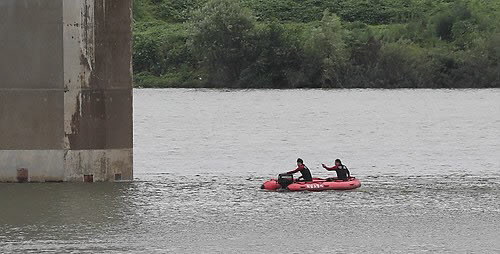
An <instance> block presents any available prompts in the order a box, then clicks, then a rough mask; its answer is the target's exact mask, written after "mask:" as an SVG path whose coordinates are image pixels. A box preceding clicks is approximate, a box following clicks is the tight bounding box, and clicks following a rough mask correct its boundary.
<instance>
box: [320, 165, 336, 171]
mask: <svg viewBox="0 0 500 254" xmlns="http://www.w3.org/2000/svg"><path fill="white" fill-rule="evenodd" d="M321 165H322V166H323V168H325V169H326V170H328V171H332V170H335V169H337V166H333V167H327V166H326V165H325V164H321Z"/></svg>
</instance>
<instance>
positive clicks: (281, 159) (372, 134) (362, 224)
mask: <svg viewBox="0 0 500 254" xmlns="http://www.w3.org/2000/svg"><path fill="white" fill-rule="evenodd" d="M134 96H135V113H134V114H135V126H134V127H135V128H134V129H135V141H134V142H135V151H134V153H135V177H136V181H135V182H133V183H118V184H109V183H108V184H107V183H98V184H2V185H0V201H1V202H0V252H3V253H8V252H22V253H26V252H34V253H39V252H42V251H46V252H87V253H97V252H106V253H112V252H116V253H123V252H142V253H155V252H160V253H165V252H172V253H235V252H239V253H261V252H269V253H271V252H272V253H331V252H344V253H351V252H356V253H359V252H371V253H373V252H375V253H382V252H383V253H386V252H392V253H408V252H411V253H413V252H425V251H429V252H448V253H457V252H459V253H463V252H469V253H474V252H475V253H499V252H500V233H499V229H500V197H499V195H500V90H341V91H320V90H306V91H288V90H284V91H278V90H266V91H232V92H225V91H213V90H202V91H199V90H198V91H196V90H170V89H169V90H136V91H135V94H134ZM299 156H300V157H302V158H303V159H304V160H305V163H306V165H308V166H309V167H310V168H311V169H312V173H313V175H314V176H320V177H324V176H327V175H328V174H327V172H325V171H323V170H321V169H320V163H322V162H326V163H329V164H331V163H332V162H333V160H334V159H336V158H337V157H339V158H341V159H343V161H344V162H345V164H347V165H348V166H349V167H350V169H351V172H352V173H353V174H354V175H356V176H357V177H359V178H360V179H361V181H362V184H363V186H362V187H361V188H359V189H357V190H353V191H327V192H303V193H290V192H267V191H262V190H260V189H259V186H260V185H261V183H262V182H263V181H265V180H267V179H268V178H270V177H272V176H274V175H275V174H277V173H280V172H283V171H285V170H290V169H292V168H293V166H294V161H295V160H296V158H297V157H299Z"/></svg>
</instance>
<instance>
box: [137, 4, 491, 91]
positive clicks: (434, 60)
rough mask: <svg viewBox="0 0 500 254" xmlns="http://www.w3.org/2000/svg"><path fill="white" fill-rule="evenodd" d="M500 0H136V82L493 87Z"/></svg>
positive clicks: (237, 85) (144, 84) (168, 84)
mask: <svg viewBox="0 0 500 254" xmlns="http://www.w3.org/2000/svg"><path fill="white" fill-rule="evenodd" d="M498 2H500V1H482V0H471V1H445V0H437V1H435V0H432V1H431V0H412V1H403V0H391V1H389V0H380V1H376V2H374V1H364V0H335V1H329V0H314V1H313V0H300V1H299V0H266V1H263V0H241V1H238V0H209V1H207V0H189V1H185V0H135V1H134V4H135V5H134V11H135V13H134V48H133V50H134V59H133V64H134V73H135V80H134V83H135V85H136V86H139V87H230V88H315V87H318V88H319V87H322V88H413V87H414V88H451V87H457V88H466V87H500V65H499V61H500V46H499V45H500V30H499V27H500V4H499V3H498Z"/></svg>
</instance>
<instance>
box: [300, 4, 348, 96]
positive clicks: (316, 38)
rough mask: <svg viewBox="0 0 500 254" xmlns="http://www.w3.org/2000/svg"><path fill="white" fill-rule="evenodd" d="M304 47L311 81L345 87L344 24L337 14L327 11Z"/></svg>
mask: <svg viewBox="0 0 500 254" xmlns="http://www.w3.org/2000/svg"><path fill="white" fill-rule="evenodd" d="M304 48H305V53H306V57H305V59H304V65H305V67H304V69H305V73H306V75H307V76H308V77H309V81H310V83H312V84H317V85H319V86H320V87H325V88H326V87H330V88H331V87H343V85H342V71H343V69H344V66H343V65H344V64H345V62H346V50H345V44H344V40H343V38H342V25H341V24H340V19H339V18H338V17H337V16H336V15H330V13H329V12H328V11H326V12H325V14H324V15H323V19H322V20H321V24H320V26H319V28H317V29H314V30H313V31H312V33H311V35H310V37H309V39H308V40H307V41H306V43H305V46H304Z"/></svg>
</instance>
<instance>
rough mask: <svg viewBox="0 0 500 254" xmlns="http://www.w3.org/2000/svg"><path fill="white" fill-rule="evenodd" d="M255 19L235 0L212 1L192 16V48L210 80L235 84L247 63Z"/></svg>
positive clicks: (230, 84)
mask: <svg viewBox="0 0 500 254" xmlns="http://www.w3.org/2000/svg"><path fill="white" fill-rule="evenodd" d="M254 27H255V21H254V18H253V16H252V15H251V14H250V11H249V10H248V9H246V8H244V7H243V6H242V5H241V4H240V2H238V1H234V0H214V1H210V2H209V3H208V4H207V5H205V6H204V7H203V8H202V9H201V10H199V11H198V12H196V13H195V14H194V17H193V23H192V26H191V29H192V31H193V35H192V40H193V49H194V52H195V54H196V55H197V56H199V57H200V60H201V65H202V67H203V68H205V70H206V71H207V72H206V73H207V76H208V78H209V82H218V83H222V84H229V86H231V87H232V86H236V85H237V84H238V81H239V77H240V73H241V71H242V70H243V69H244V68H245V67H246V66H247V65H248V60H249V57H250V56H249V55H250V54H251V51H252V50H253V48H252V47H253V46H252V43H251V40H252V37H253V36H254V35H253V29H254Z"/></svg>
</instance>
